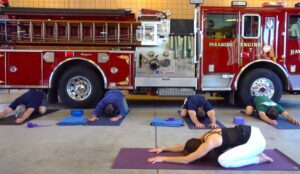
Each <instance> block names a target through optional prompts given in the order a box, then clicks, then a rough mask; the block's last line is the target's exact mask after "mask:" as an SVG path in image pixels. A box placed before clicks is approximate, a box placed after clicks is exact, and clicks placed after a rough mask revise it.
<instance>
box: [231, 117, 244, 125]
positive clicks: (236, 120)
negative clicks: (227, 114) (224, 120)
mask: <svg viewBox="0 0 300 174" xmlns="http://www.w3.org/2000/svg"><path fill="white" fill-rule="evenodd" d="M233 123H234V124H244V123H245V120H244V118H243V117H240V116H235V117H233Z"/></svg>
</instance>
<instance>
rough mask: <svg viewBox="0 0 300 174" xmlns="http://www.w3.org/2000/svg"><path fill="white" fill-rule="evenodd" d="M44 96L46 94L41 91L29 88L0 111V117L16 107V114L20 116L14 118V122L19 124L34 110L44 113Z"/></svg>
mask: <svg viewBox="0 0 300 174" xmlns="http://www.w3.org/2000/svg"><path fill="white" fill-rule="evenodd" d="M45 97H46V95H45V93H44V92H43V91H40V90H29V91H28V92H26V93H24V94H23V95H21V96H20V97H18V98H17V99H15V100H14V101H13V102H12V103H11V104H10V105H9V106H8V107H7V108H6V109H5V110H4V111H3V112H0V118H4V117H5V116H6V115H7V114H9V113H11V112H13V111H14V110H16V109H17V110H19V111H17V112H18V113H17V114H18V115H20V117H19V118H17V119H16V123H18V124H20V123H23V122H24V120H26V119H27V118H29V117H30V115H31V114H32V113H33V112H34V111H38V112H39V113H40V114H44V113H45V112H46V106H45ZM22 108H23V109H22ZM21 110H23V111H21Z"/></svg>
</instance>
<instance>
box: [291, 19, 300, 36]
mask: <svg viewBox="0 0 300 174" xmlns="http://www.w3.org/2000/svg"><path fill="white" fill-rule="evenodd" d="M289 39H292V40H300V16H299V15H292V16H290V17H289Z"/></svg>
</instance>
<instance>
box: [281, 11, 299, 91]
mask: <svg viewBox="0 0 300 174" xmlns="http://www.w3.org/2000/svg"><path fill="white" fill-rule="evenodd" d="M287 20H288V21H287V22H288V24H287V26H288V28H287V37H286V51H285V54H286V55H284V56H285V59H286V60H285V62H286V68H287V70H288V72H289V74H290V81H291V86H292V89H293V90H300V15H299V14H288V15H287Z"/></svg>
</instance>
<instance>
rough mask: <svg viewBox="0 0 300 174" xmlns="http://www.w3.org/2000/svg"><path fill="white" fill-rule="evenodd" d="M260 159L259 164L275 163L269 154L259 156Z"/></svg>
mask: <svg viewBox="0 0 300 174" xmlns="http://www.w3.org/2000/svg"><path fill="white" fill-rule="evenodd" d="M258 158H259V163H271V162H273V161H274V160H273V159H272V158H271V157H269V156H268V155H267V154H265V153H261V154H259V155H258Z"/></svg>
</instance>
